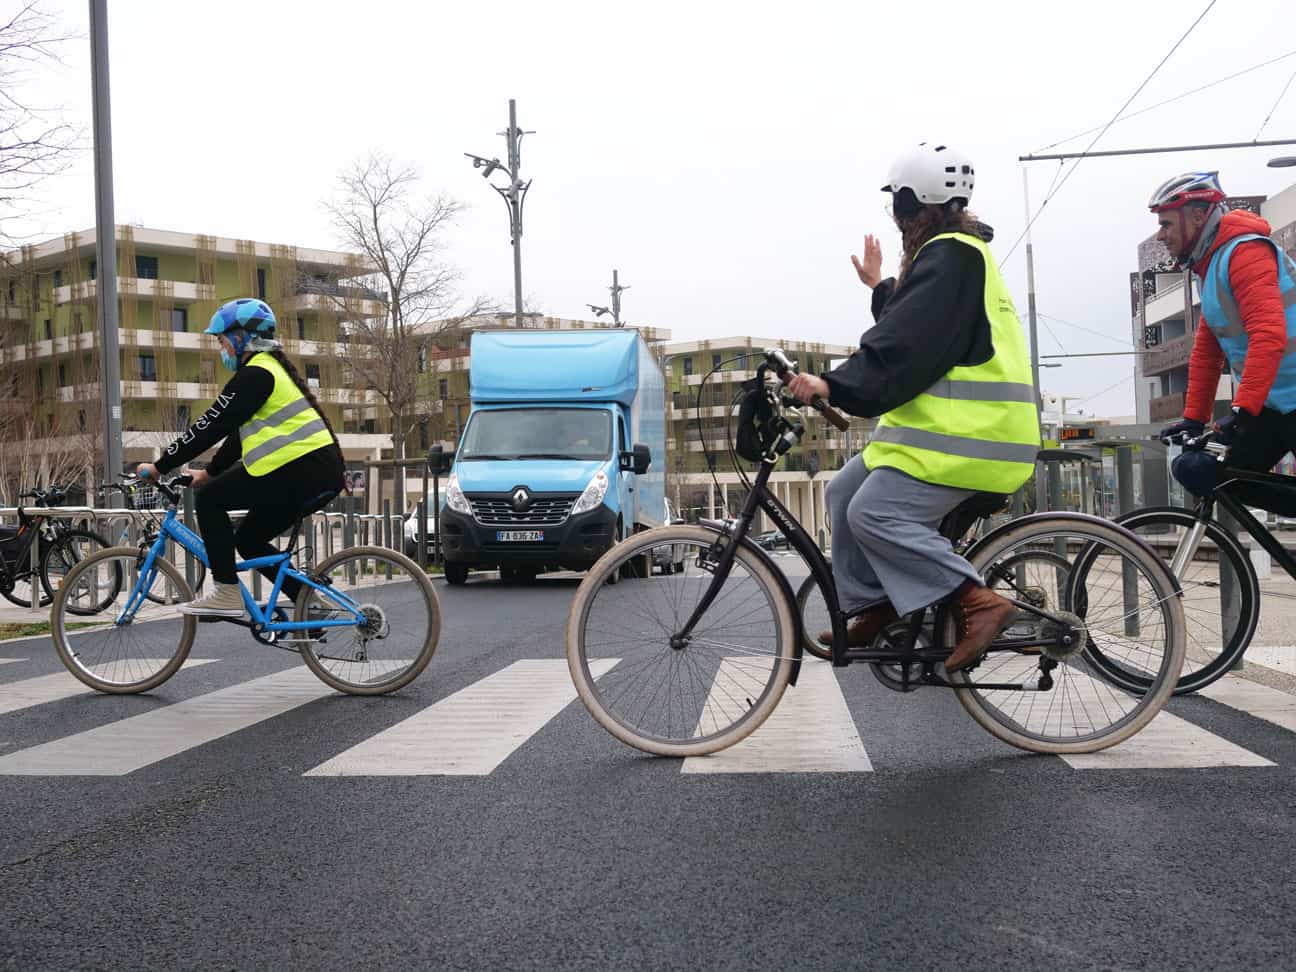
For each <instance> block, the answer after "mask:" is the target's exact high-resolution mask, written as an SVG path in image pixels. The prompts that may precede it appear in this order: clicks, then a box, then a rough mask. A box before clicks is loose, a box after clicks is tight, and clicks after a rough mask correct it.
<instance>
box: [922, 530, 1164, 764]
mask: <svg viewBox="0 0 1296 972" xmlns="http://www.w3.org/2000/svg"><path fill="white" fill-rule="evenodd" d="M1058 537H1081V538H1083V539H1082V540H1081V542H1082V543H1087V544H1091V545H1098V544H1102V545H1105V546H1106V547H1108V548H1110V549H1111V550H1113V551H1116V552H1118V553H1119V554H1120V555H1121V558H1122V570H1123V567H1124V564H1125V562H1126V561H1128V562H1129V563H1130V564H1132V565H1134V566H1135V567H1137V569H1138V570H1139V572H1140V575H1139V576H1140V577H1141V578H1142V579H1143V581H1144V582H1145V583H1146V584H1147V586H1148V589H1149V592H1150V600H1151V605H1152V607H1153V608H1154V609H1155V610H1156V612H1157V613H1158V614H1159V616H1160V624H1161V626H1162V627H1163V628H1164V630H1165V632H1166V635H1165V643H1166V644H1165V650H1164V651H1163V652H1162V654H1161V660H1160V663H1159V665H1158V668H1157V673H1156V676H1155V677H1154V678H1153V679H1152V680H1151V682H1150V684H1149V685H1148V686H1147V688H1146V689H1144V690H1142V691H1133V690H1127V691H1129V699H1128V700H1123V701H1127V702H1128V703H1129V704H1130V706H1131V708H1130V709H1129V710H1128V711H1124V710H1123V709H1122V708H1118V710H1117V711H1118V714H1119V715H1120V718H1119V719H1118V720H1117V721H1115V722H1114V723H1112V724H1111V725H1109V726H1108V727H1106V728H1105V729H1101V730H1099V729H1094V730H1093V731H1091V732H1088V733H1082V732H1079V731H1077V732H1075V733H1073V734H1072V735H1070V736H1069V737H1068V736H1064V735H1063V722H1064V720H1065V721H1068V722H1069V723H1071V724H1072V725H1073V726H1074V725H1075V724H1083V723H1084V721H1085V720H1086V719H1087V718H1088V712H1087V710H1086V709H1085V708H1084V703H1083V698H1082V695H1083V691H1091V692H1096V691H1097V688H1095V687H1094V686H1097V687H1098V688H1104V687H1105V689H1104V690H1105V691H1107V692H1108V693H1109V695H1110V697H1111V698H1112V700H1114V701H1115V702H1117V703H1120V702H1121V701H1122V700H1121V699H1120V698H1119V697H1117V696H1116V695H1115V693H1114V692H1111V687H1110V685H1107V684H1106V682H1105V681H1100V680H1099V679H1092V678H1089V677H1088V676H1083V673H1082V672H1080V671H1079V668H1080V666H1079V665H1071V664H1069V663H1068V662H1062V663H1060V664H1059V665H1058V666H1057V669H1056V671H1057V672H1058V673H1059V674H1058V680H1059V681H1061V680H1062V679H1064V678H1067V677H1071V676H1073V675H1074V676H1075V677H1076V678H1077V679H1079V678H1080V677H1084V678H1086V679H1087V684H1088V685H1089V688H1088V689H1085V690H1082V691H1077V693H1076V695H1075V697H1074V699H1079V700H1080V701H1081V706H1082V711H1081V715H1080V718H1077V717H1076V713H1075V711H1074V704H1075V702H1074V699H1073V701H1072V703H1071V704H1072V706H1073V708H1072V711H1071V712H1069V713H1068V712H1067V711H1066V705H1065V703H1064V704H1063V707H1062V710H1061V711H1060V712H1059V720H1058V721H1059V730H1058V734H1057V735H1056V736H1048V735H1045V733H1044V732H1043V731H1037V730H1034V729H1031V728H1030V727H1029V726H1028V725H1026V724H1024V723H1022V722H1021V721H1020V720H1018V719H1017V718H1016V715H1015V713H1016V711H1017V709H1016V708H1014V712H1013V714H1011V715H1010V714H1008V713H1006V712H1005V711H1003V710H1002V709H1001V708H1000V707H999V706H998V705H997V703H995V702H994V700H993V699H991V697H990V696H991V695H995V694H996V693H998V694H1008V695H1009V696H1010V697H1016V696H1014V695H1012V693H1005V690H1002V689H996V688H993V687H991V686H992V685H993V684H994V682H993V678H991V679H988V680H987V682H986V688H984V689H978V687H977V683H976V682H975V681H974V678H975V677H976V671H977V669H976V668H972V669H965V670H962V671H958V672H953V673H951V674H949V681H950V682H951V684H953V685H954V686H955V693H954V694H955V695H957V696H958V699H959V702H960V703H961V704H962V705H963V707H964V709H966V710H967V712H968V714H969V715H970V716H972V718H973V719H974V720H976V722H977V723H978V724H979V725H981V727H982V728H984V729H986V730H987V731H988V732H990V733H991V734H992V735H994V736H996V737H997V738H999V739H1001V740H1002V741H1004V742H1006V743H1008V744H1009V745H1011V746H1015V747H1017V748H1018V749H1023V750H1026V751H1028V752H1034V753H1050V754H1054V755H1067V754H1078V753H1093V752H1097V751H1099V750H1102V749H1106V748H1108V747H1110V746H1115V745H1116V744H1118V743H1120V742H1123V741H1124V740H1126V739H1128V738H1129V737H1130V736H1132V735H1134V734H1135V733H1136V732H1138V731H1139V730H1140V729H1142V728H1143V727H1144V726H1146V725H1147V724H1148V723H1149V722H1151V721H1152V719H1153V718H1154V717H1155V716H1156V714H1157V713H1158V712H1160V711H1161V708H1162V706H1164V705H1165V703H1166V701H1167V700H1168V699H1169V698H1170V696H1171V694H1172V693H1173V692H1174V688H1175V685H1176V684H1177V682H1178V679H1179V673H1180V671H1181V669H1182V668H1183V660H1184V653H1185V650H1186V641H1187V637H1186V632H1185V628H1186V623H1185V621H1184V616H1183V605H1182V604H1181V603H1180V595H1179V590H1178V583H1177V582H1176V581H1175V579H1174V577H1173V576H1172V575H1171V574H1170V571H1169V568H1168V567H1167V566H1166V565H1165V562H1164V561H1162V560H1161V559H1160V558H1159V557H1157V556H1156V554H1155V553H1154V552H1153V551H1152V550H1150V549H1149V548H1147V547H1146V546H1145V545H1144V544H1143V542H1142V541H1141V540H1139V539H1138V537H1136V536H1135V535H1133V534H1131V533H1130V532H1129V531H1127V530H1125V529H1124V528H1123V527H1120V526H1117V525H1115V524H1112V523H1108V522H1106V521H1103V520H1099V519H1098V518H1096V517H1089V516H1083V515H1081V514H1064V515H1061V516H1058V515H1053V514H1048V513H1042V514H1035V515H1033V516H1028V517H1024V518H1022V519H1019V520H1016V521H1014V522H1013V523H1012V524H1011V525H1010V526H1008V527H1005V528H1002V529H1001V530H999V531H996V532H995V533H992V534H990V535H989V536H988V537H987V538H985V539H984V540H982V541H981V542H980V543H979V544H977V546H976V547H974V548H973V549H972V550H971V551H969V552H968V560H969V562H970V563H971V564H972V566H973V567H974V568H976V570H977V571H978V573H981V574H982V575H983V576H984V575H985V574H986V573H987V571H988V570H990V569H992V568H993V566H994V563H995V561H996V559H997V558H1002V555H1003V554H1004V553H1005V552H1007V551H1009V550H1011V549H1012V548H1013V546H1014V545H1017V544H1023V543H1024V544H1027V545H1028V547H1027V549H1032V547H1030V546H1029V545H1030V544H1038V545H1039V546H1040V547H1043V546H1044V545H1045V544H1050V545H1051V544H1052V543H1053V541H1054V540H1055V539H1056V538H1058ZM1064 542H1065V541H1064ZM1091 566H1092V565H1091ZM1074 574H1075V571H1074V566H1073V569H1072V578H1073V583H1072V587H1071V590H1072V592H1074V591H1075V589H1076V588H1075V585H1074ZM1084 590H1085V596H1086V599H1087V601H1088V602H1090V606H1089V607H1088V608H1087V613H1086V616H1085V618H1084V621H1085V624H1086V626H1087V633H1086V638H1085V641H1086V642H1087V643H1093V641H1094V631H1093V627H1092V625H1093V624H1094V623H1095V622H1096V621H1097V620H1099V618H1097V617H1095V611H1094V609H1093V606H1092V601H1093V593H1094V591H1093V585H1092V584H1089V583H1086V585H1085V588H1084ZM1118 610H1119V609H1118ZM1122 619H1123V616H1120V615H1118V616H1116V618H1115V620H1122ZM955 627H956V624H955V618H954V612H952V611H945V612H943V625H942V637H943V639H944V641H943V643H945V644H947V645H953V644H954V640H955ZM1032 660H1033V657H1032ZM1084 661H1085V667H1088V659H1087V658H1085V659H1084ZM986 674H988V675H991V676H993V675H994V672H993V670H992V671H991V672H988V673H986ZM1121 688H1124V687H1123V686H1121ZM1054 691H1057V692H1061V691H1062V690H1061V689H1057V688H1056V686H1055V689H1054ZM1019 694H1021V695H1023V696H1024V695H1025V693H1019ZM1037 694H1042V693H1037ZM1055 697H1056V696H1055ZM1052 705H1053V700H1050V708H1049V712H1050V713H1051V711H1052ZM1099 705H1100V706H1101V707H1102V708H1103V714H1104V715H1107V714H1108V713H1107V712H1106V706H1105V703H1104V702H1102V701H1101V700H1100V701H1099ZM1018 707H1020V703H1019V706H1018ZM1033 712H1034V706H1033V703H1032V706H1031V709H1030V710H1029V711H1028V712H1027V713H1026V719H1027V721H1028V722H1029V721H1030V720H1031V718H1032V716H1033ZM1049 721H1050V718H1049V714H1047V713H1046V714H1045V716H1044V720H1043V723H1044V729H1045V730H1047V725H1048V722H1049Z"/></svg>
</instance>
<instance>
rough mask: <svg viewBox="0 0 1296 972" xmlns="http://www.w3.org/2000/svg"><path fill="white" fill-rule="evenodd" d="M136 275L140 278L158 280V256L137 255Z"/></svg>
mask: <svg viewBox="0 0 1296 972" xmlns="http://www.w3.org/2000/svg"><path fill="white" fill-rule="evenodd" d="M135 276H136V277H138V278H139V279H140V280H156V279H157V278H158V258H157V257H151V256H136V257H135Z"/></svg>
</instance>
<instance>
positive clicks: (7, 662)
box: [0, 658, 27, 665]
mask: <svg viewBox="0 0 1296 972" xmlns="http://www.w3.org/2000/svg"><path fill="white" fill-rule="evenodd" d="M26 660H27V659H26V658H0V665H10V664H13V663H14V662H20V661H26Z"/></svg>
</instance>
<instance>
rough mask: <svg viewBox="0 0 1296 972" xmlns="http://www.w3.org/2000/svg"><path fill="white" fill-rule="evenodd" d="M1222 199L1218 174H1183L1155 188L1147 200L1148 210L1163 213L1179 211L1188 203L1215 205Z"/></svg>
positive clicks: (1222, 194) (1221, 188)
mask: <svg viewBox="0 0 1296 972" xmlns="http://www.w3.org/2000/svg"><path fill="white" fill-rule="evenodd" d="M1223 199H1224V189H1223V187H1222V186H1221V185H1220V181H1219V173H1218V172H1185V173H1184V174H1183V175H1177V176H1175V177H1174V178H1173V179H1167V180H1166V181H1165V182H1163V183H1161V185H1159V186H1157V188H1156V191H1155V192H1153V193H1152V198H1151V199H1149V200H1148V209H1150V210H1152V212H1154V213H1164V212H1166V211H1167V210H1170V209H1181V208H1182V207H1184V206H1186V205H1188V204H1189V203H1217V202H1222V201H1223Z"/></svg>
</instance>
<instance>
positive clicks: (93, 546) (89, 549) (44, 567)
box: [40, 530, 122, 614]
mask: <svg viewBox="0 0 1296 972" xmlns="http://www.w3.org/2000/svg"><path fill="white" fill-rule="evenodd" d="M108 546H109V543H108V541H107V540H105V539H104V538H103V537H101V536H99V534H97V533H91V532H90V531H89V530H65V531H63V532H62V533H60V534H59V536H58V539H56V540H55V541H54V542H53V543H51V544H50V545H49V546H48V547H46V548H45V553H44V554H42V555H41V565H40V571H41V584H43V585H44V587H45V591H46V592H47V593H48V594H49V596H50V597H51V598H52V597H53V596H54V595H55V594H57V593H58V592H59V588H61V587H62V586H63V581H64V580H65V579H66V577H67V575H68V571H70V570H71V569H72V568H73V567H75V566H76V565H77V564H78V563H80V562H81V561H83V560H85V559H86V557H88V556H90V555H91V554H92V553H96V552H97V551H100V550H107V549H108ZM116 580H117V587H116V588H114V587H113V586H112V585H110V584H105V586H104V587H103V589H102V590H101V591H100V592H99V593H100V596H101V600H100V601H99V602H97V603H93V604H91V603H84V604H82V603H69V604H68V607H67V610H68V611H69V612H70V613H72V614H98V613H99V612H100V611H102V610H103V609H104V608H106V607H107V606H108V605H109V604H111V603H112V599H113V598H115V597H116V596H117V595H118V594H119V593H120V585H121V583H122V577H121V576H118V577H117V578H116Z"/></svg>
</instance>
